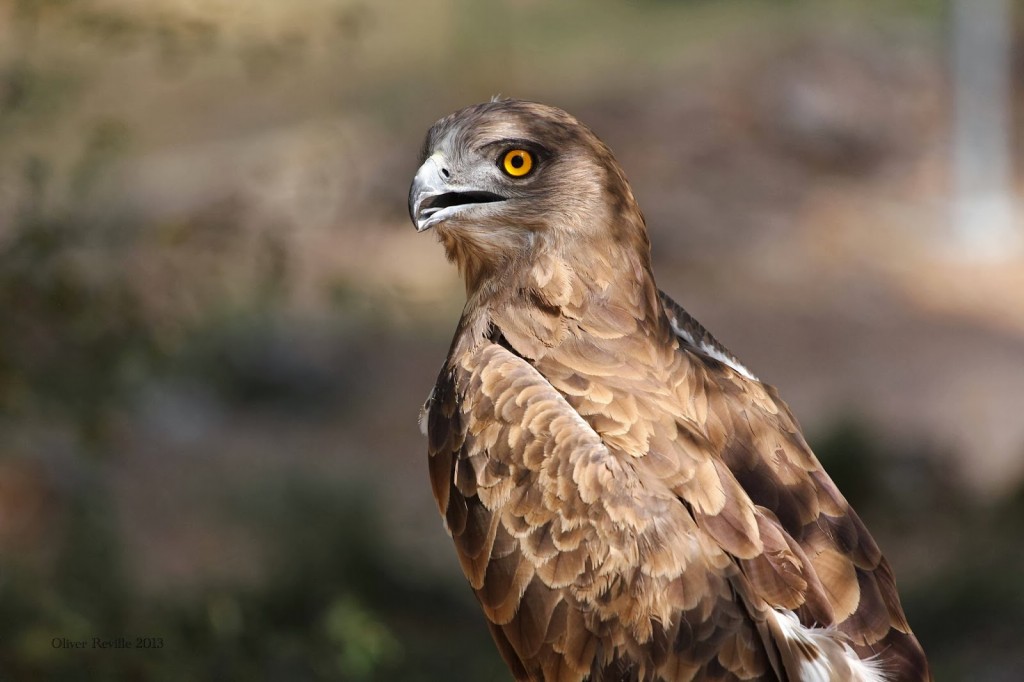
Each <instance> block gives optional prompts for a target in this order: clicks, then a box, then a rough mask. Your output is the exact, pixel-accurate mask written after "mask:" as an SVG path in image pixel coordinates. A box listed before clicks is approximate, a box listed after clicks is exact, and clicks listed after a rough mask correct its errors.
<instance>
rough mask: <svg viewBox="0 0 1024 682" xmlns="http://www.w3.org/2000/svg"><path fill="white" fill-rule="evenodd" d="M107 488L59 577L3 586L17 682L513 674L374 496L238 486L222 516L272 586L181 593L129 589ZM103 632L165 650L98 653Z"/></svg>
mask: <svg viewBox="0 0 1024 682" xmlns="http://www.w3.org/2000/svg"><path fill="white" fill-rule="evenodd" d="M99 490H100V488H99V487H97V486H95V485H93V484H92V483H90V484H89V485H84V486H82V487H81V489H80V492H78V493H76V494H75V495H74V496H73V498H72V500H71V504H70V505H69V507H68V509H67V514H66V515H65V518H64V524H65V528H64V532H63V540H62V541H61V543H60V547H59V559H58V560H57V562H56V569H55V571H54V572H53V574H52V575H48V576H45V577H42V576H38V575H35V574H33V573H32V572H31V571H27V570H25V571H23V570H17V571H14V572H13V573H11V574H9V575H8V577H7V579H6V580H5V581H3V582H0V642H2V643H3V644H2V645H0V670H2V671H5V672H7V673H8V674H9V675H11V676H13V678H14V679H47V680H54V681H57V682H60V681H61V680H80V679H91V680H106V679H110V680H120V679H137V680H182V679H218V680H245V681H248V680H252V679H266V680H338V679H342V680H353V681H362V680H393V679H401V680H411V681H416V680H422V681H427V680H447V679H452V674H453V671H452V669H451V667H452V666H453V665H456V664H457V665H458V666H459V669H458V675H459V676H460V677H463V678H465V679H480V680H486V679H502V678H503V674H502V670H503V666H502V663H501V662H500V660H498V658H497V653H496V651H495V649H494V647H493V645H492V644H491V642H490V639H489V637H488V635H487V630H486V627H484V624H483V622H482V616H481V615H480V614H479V610H478V608H477V607H476V605H475V604H474V603H473V602H472V599H471V598H469V590H468V588H466V587H465V586H464V585H461V584H455V583H453V582H451V581H450V579H449V578H448V577H443V576H440V575H437V574H435V573H433V572H432V571H429V570H424V569H422V568H420V567H417V566H416V565H414V564H410V563H409V562H408V561H407V560H403V558H402V557H400V556H398V555H396V554H395V551H394V548H393V546H392V545H391V544H390V543H389V541H388V540H387V538H386V536H385V535H383V534H382V533H381V532H380V529H378V528H376V527H375V524H374V522H373V519H374V518H375V517H376V514H375V513H374V509H373V505H372V504H371V503H369V502H368V501H367V499H366V498H365V496H363V495H361V494H353V493H352V492H351V490H350V489H348V488H337V487H332V486H330V485H328V484H325V483H323V482H313V481H310V480H285V481H283V482H278V483H276V484H267V485H265V486H263V487H261V488H259V489H258V490H244V489H240V490H237V491H235V495H236V502H235V503H234V504H233V505H231V509H228V510H226V511H225V515H226V519H225V520H227V521H231V522H233V523H236V524H239V525H240V526H242V527H248V528H249V529H250V530H254V531H255V532H256V533H257V536H258V537H259V539H260V540H261V541H262V543H264V544H265V545H266V547H268V550H267V551H266V554H265V559H264V561H265V566H264V568H265V575H264V576H263V578H262V579H261V580H260V582H259V584H258V585H257V586H241V585H238V584H225V585H220V586H217V585H210V586H209V587H207V588H205V589H204V590H202V591H201V592H200V593H199V594H197V595H185V596H183V597H181V598H175V596H174V595H171V596H168V595H153V594H148V593H145V592H142V591H140V590H139V589H138V588H137V587H135V586H133V584H132V581H131V580H128V579H127V577H126V575H125V572H124V571H123V562H124V557H123V556H121V555H120V553H119V550H118V547H119V544H118V542H117V541H116V530H115V528H116V526H115V523H114V521H113V518H112V516H111V515H110V514H109V513H108V511H109V510H107V508H106V505H105V504H104V502H103V500H102V498H101V495H100V492H99ZM96 636H101V637H103V638H108V639H116V637H119V636H126V637H127V638H128V639H129V640H130V641H132V642H133V644H138V643H139V642H138V640H137V639H136V638H140V637H141V638H152V639H153V640H156V639H159V640H160V642H161V643H162V644H161V646H160V648H138V647H137V646H136V647H132V648H128V649H94V648H92V644H93V642H92V638H93V637H96ZM62 639H68V640H80V641H85V642H86V643H87V644H86V648H84V649H81V650H77V649H75V650H72V649H63V648H59V647H58V648H55V647H54V645H53V642H54V641H55V640H57V641H58V642H59V641H61V640H62ZM452 642H458V643H459V645H458V649H457V651H456V650H453V648H452V647H451V643H452ZM83 675H87V677H83Z"/></svg>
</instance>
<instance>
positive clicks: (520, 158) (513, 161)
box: [501, 149, 533, 178]
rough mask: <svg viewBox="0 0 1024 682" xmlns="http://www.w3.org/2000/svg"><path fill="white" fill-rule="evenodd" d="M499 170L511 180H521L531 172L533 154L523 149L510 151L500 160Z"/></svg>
mask: <svg viewBox="0 0 1024 682" xmlns="http://www.w3.org/2000/svg"><path fill="white" fill-rule="evenodd" d="M501 168H502V170H504V171H505V172H506V173H508V174H509V175H511V176H512V177H513V178H521V177H523V176H524V175H526V174H527V173H529V172H530V171H531V170H533V154H531V153H530V152H528V151H526V150H525V149H510V150H509V151H507V152H505V156H504V157H502V159H501Z"/></svg>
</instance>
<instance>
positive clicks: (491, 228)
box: [409, 99, 931, 682]
mask: <svg viewBox="0 0 1024 682" xmlns="http://www.w3.org/2000/svg"><path fill="white" fill-rule="evenodd" d="M420 162H421V165H420V166H419V169H418V170H417V171H416V174H415V177H414V179H413V182H412V187H411V189H410V192H409V212H410V215H411V218H412V221H413V223H414V225H415V227H416V230H417V231H419V232H422V231H426V230H430V229H433V230H434V232H435V234H436V235H437V238H438V240H439V241H440V242H441V244H442V245H443V247H444V250H445V253H446V254H447V257H448V258H449V259H450V260H451V261H453V262H454V263H455V264H456V265H457V266H458V269H459V271H460V273H461V275H462V278H463V279H464V281H465V287H466V304H465V308H464V310H463V313H462V316H461V318H460V320H459V323H458V326H457V328H456V330H455V335H454V338H453V340H452V343H451V347H450V349H449V352H448V356H447V358H446V359H445V361H444V365H443V367H442V368H441V371H440V373H439V375H438V378H437V383H436V385H435V386H434V388H433V390H432V391H431V393H430V395H429V397H428V399H427V401H426V404H425V405H424V407H423V411H422V413H421V416H420V423H421V426H422V427H423V429H424V432H425V434H426V436H427V441H428V446H427V447H428V465H429V476H430V484H431V486H432V491H433V495H434V498H435V499H436V502H437V506H438V509H439V510H440V512H441V515H442V518H443V521H444V525H445V526H446V528H447V531H448V533H449V534H450V535H451V538H452V540H453V541H454V544H455V549H456V551H457V554H458V559H459V562H460V564H461V567H462V570H463V572H464V573H465V576H466V578H467V580H468V581H469V584H470V586H471V587H472V589H473V591H474V593H475V595H476V598H477V600H478V601H479V603H480V606H481V607H482V609H483V612H484V615H485V616H486V619H487V621H488V625H489V627H490V631H491V635H492V636H493V638H494V641H495V643H496V644H497V648H498V650H499V651H500V653H501V656H502V658H503V659H504V661H505V663H506V664H507V665H508V667H509V669H510V670H511V672H512V675H513V676H514V677H515V679H516V680H538V681H539V680H545V681H552V682H555V681H557V682H571V681H575V682H578V681H582V680H591V681H593V682H613V681H616V682H617V681H623V682H625V681H627V680H629V681H633V680H635V681H645V682H646V681H652V682H653V681H655V680H658V681H664V682H676V681H682V680H793V681H796V680H801V681H805V682H811V681H813V682H819V681H826V680H857V681H864V682H868V681H871V682H878V681H882V680H885V681H888V682H894V681H896V680H927V679H931V675H930V673H929V669H928V663H927V661H926V659H925V655H924V652H923V650H922V648H921V646H920V644H919V643H918V641H917V639H916V638H915V636H914V634H913V633H912V631H911V628H910V626H909V624H908V623H907V619H906V617H905V616H904V613H903V609H902V606H901V604H900V599H899V595H898V593H897V590H896V586H895V581H894V578H893V572H892V569H891V568H890V566H889V563H888V562H887V561H886V559H885V558H884V557H883V556H882V553H881V552H880V551H879V548H878V545H877V544H876V543H875V541H874V540H873V539H872V537H871V534H870V533H869V532H868V530H867V528H866V527H865V525H864V523H863V522H862V521H861V519H860V518H859V517H858V516H857V513H856V512H855V511H854V510H853V508H852V507H851V506H850V504H849V503H848V502H847V501H846V499H845V498H844V497H843V495H842V493H841V492H840V491H839V490H838V489H837V487H836V485H835V484H834V483H833V482H832V479H831V478H829V475H828V474H827V473H826V472H825V470H824V469H823V468H822V466H821V463H820V462H819V461H818V459H817V458H816V457H815V455H814V454H813V452H812V451H811V449H810V447H809V446H808V444H807V441H806V440H805V439H804V436H803V435H802V433H801V431H800V427H799V426H798V425H797V422H796V419H795V418H794V416H793V415H792V413H791V412H790V410H789V408H788V407H787V406H786V404H785V403H783V402H782V400H781V399H780V398H779V395H778V393H777V391H776V390H775V388H773V387H772V386H769V385H767V384H765V383H763V382H761V381H759V380H758V379H757V378H756V377H755V376H754V375H753V374H752V373H751V372H750V370H748V369H747V368H746V367H745V366H744V365H742V364H741V363H740V362H739V361H738V360H737V359H736V357H735V356H734V355H733V354H732V353H730V352H729V351H728V350H726V349H725V347H724V346H722V344H720V343H719V342H718V341H717V340H716V339H715V338H714V337H713V336H712V335H711V334H709V333H708V332H707V331H706V330H705V329H704V328H703V327H702V326H701V325H700V324H699V323H698V322H697V321H696V320H695V319H694V318H693V317H691V316H690V315H689V314H688V313H687V312H686V311H685V310H684V309H683V308H682V307H680V306H679V305H678V304H676V303H675V302H674V301H673V300H672V299H671V298H669V297H668V296H667V295H665V294H664V293H662V292H661V291H660V290H659V289H658V287H657V286H656V284H655V281H654V276H653V274H652V269H651V247H650V242H649V239H648V236H647V229H646V225H645V221H644V217H643V214H642V213H641V211H640V208H639V206H638V205H637V201H636V199H635V198H634V196H633V192H632V190H631V189H630V185H629V183H628V182H627V180H626V176H625V174H624V173H623V171H622V169H621V168H620V166H619V164H618V163H617V162H616V160H615V158H614V157H613V155H612V153H611V151H610V150H609V148H608V147H607V146H606V145H605V144H604V143H603V142H602V141H601V140H600V139H598V137H597V136H596V135H595V134H594V133H593V132H592V131H591V130H590V129H589V128H587V127H586V126H585V125H583V124H581V123H580V122H579V121H577V120H576V119H575V118H574V117H573V116H571V115H570V114H568V113H566V112H565V111H562V110H561V109H558V108H555V107H551V106H547V105H544V104H539V103H535V102H527V101H521V100H514V99H495V100H491V101H489V102H485V103H482V104H477V105H474V106H469V107H467V108H464V109H461V110H459V111H456V112H455V113H452V114H450V115H448V116H446V117H444V118H442V119H440V120H439V121H437V122H436V123H435V124H434V125H433V126H432V127H431V128H430V130H429V132H428V133H427V136H426V140H425V142H424V145H423V149H422V152H421V158H420Z"/></svg>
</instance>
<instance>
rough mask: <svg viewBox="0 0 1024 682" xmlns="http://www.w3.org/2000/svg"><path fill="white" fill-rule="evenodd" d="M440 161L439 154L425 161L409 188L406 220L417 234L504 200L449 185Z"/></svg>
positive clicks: (470, 188) (486, 193)
mask: <svg viewBox="0 0 1024 682" xmlns="http://www.w3.org/2000/svg"><path fill="white" fill-rule="evenodd" d="M443 161H444V160H443V159H442V158H441V156H440V154H434V155H433V156H431V157H430V158H429V159H427V160H426V161H424V162H423V165H422V166H420V168H419V170H418V171H416V176H415V177H414V178H413V180H412V187H410V188H409V217H410V218H412V222H413V225H415V226H416V231H417V232H423V231H424V230H428V229H430V228H431V227H433V226H434V225H436V224H437V223H439V222H442V221H443V220H447V219H448V218H450V217H452V216H453V215H455V214H457V213H460V212H461V211H463V210H465V209H466V208H469V207H471V206H476V205H479V204H486V203H493V202H495V201H504V200H505V197H503V196H501V195H500V194H495V193H494V192H488V191H484V190H478V189H473V188H472V187H460V186H453V185H450V184H449V183H448V180H447V178H446V176H447V175H448V171H447V170H445V169H444V167H443V165H442V164H443Z"/></svg>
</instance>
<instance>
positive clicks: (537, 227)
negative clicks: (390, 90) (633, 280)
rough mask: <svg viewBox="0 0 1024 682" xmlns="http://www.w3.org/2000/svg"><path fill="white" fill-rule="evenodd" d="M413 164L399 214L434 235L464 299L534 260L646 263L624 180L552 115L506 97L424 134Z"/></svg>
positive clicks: (587, 139)
mask: <svg viewBox="0 0 1024 682" xmlns="http://www.w3.org/2000/svg"><path fill="white" fill-rule="evenodd" d="M420 161H421V165H420V167H419V170H417V172H416V176H415V178H414V179H413V182H412V187H411V188H410V190H409V215H410V217H411V218H412V222H413V224H414V225H415V226H416V230H417V231H420V232H422V231H424V230H429V229H430V228H436V232H437V234H438V237H439V239H440V241H441V242H442V243H443V244H444V246H445V251H446V253H447V255H448V258H449V259H451V260H453V261H455V262H456V263H457V264H458V266H459V268H460V270H461V271H462V273H463V275H464V277H465V279H466V286H467V290H468V291H469V292H471V293H472V292H474V291H476V290H477V289H478V288H479V287H480V286H482V285H483V284H484V283H486V282H488V281H495V280H501V283H503V284H508V283H509V282H508V278H509V277H510V276H511V274H512V273H514V272H515V271H516V270H517V269H521V267H522V266H524V265H526V264H529V263H530V262H531V261H533V260H534V258H535V255H536V254H538V253H544V254H546V255H548V256H556V257H558V258H559V259H560V260H561V261H563V262H565V263H568V264H572V263H573V262H574V261H575V260H578V259H579V258H580V257H581V254H586V253H593V252H594V249H595V247H596V249H597V252H599V253H603V254H604V255H605V256H610V257H612V258H613V259H614V256H615V254H614V253H609V251H612V252H613V251H615V250H616V249H622V250H625V251H629V252H632V253H631V254H630V255H635V254H637V253H639V254H640V255H641V258H642V259H643V260H645V261H646V260H648V259H649V252H650V246H649V243H648V240H647V235H646V229H645V227H644V221H643V216H642V215H641V213H640V209H639V208H638V207H637V204H636V200H635V199H634V197H633V192H632V190H631V189H630V187H629V183H628V181H627V180H626V177H625V174H624V173H623V172H622V170H621V168H620V167H619V165H618V163H617V162H616V161H615V158H614V156H613V155H612V153H611V151H610V150H609V149H608V147H607V146H606V145H605V144H604V143H603V142H601V140H599V139H598V137H597V136H596V135H595V134H594V133H593V132H592V131H591V130H590V129H589V128H587V127H586V126H585V125H583V124H581V123H580V122H579V121H577V120H576V119H575V118H573V117H572V116H570V115H569V114H567V113H566V112H564V111H562V110H561V109H557V108H555V107H551V106H547V105H544V104H538V103H535V102H525V101H521V100H511V99H505V100H492V101H490V102H485V103H483V104H476V105H473V106H469V107H466V108H464V109H461V110H459V111H456V112H455V113H452V114H450V115H448V116H446V117H444V118H442V119H441V120H439V121H438V122H437V123H435V124H434V125H433V126H432V127H431V128H430V130H429V131H428V133H427V137H426V140H425V141H424V144H423V150H422V153H421V158H420ZM629 260H634V258H630V259H629ZM579 265H580V266H581V267H580V270H583V271H585V270H588V269H589V268H588V267H586V266H587V264H586V263H580V264H579Z"/></svg>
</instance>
